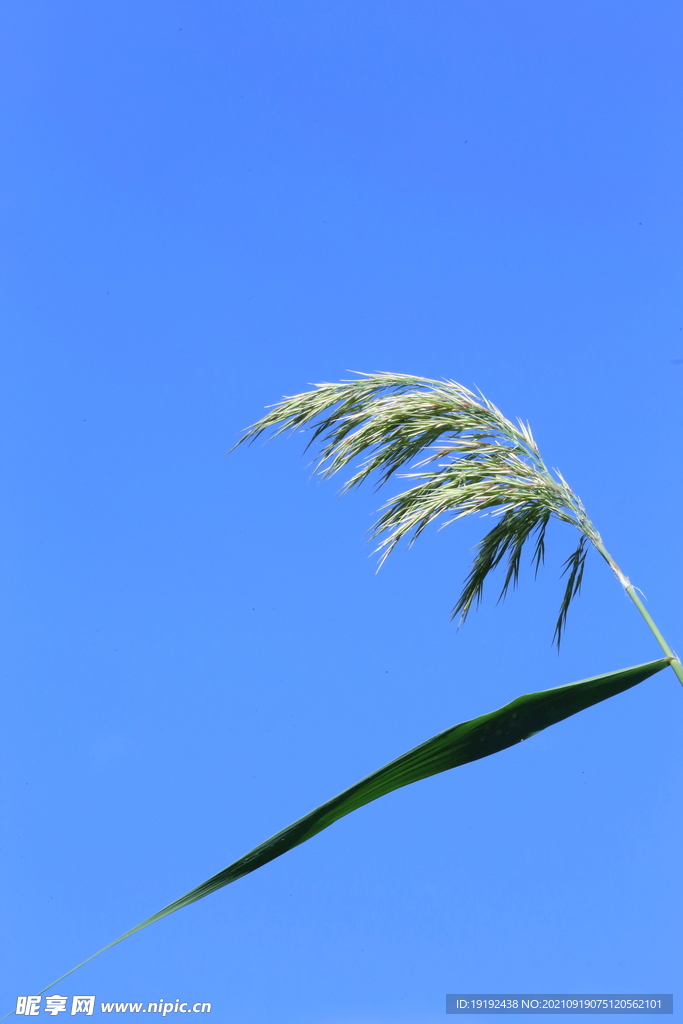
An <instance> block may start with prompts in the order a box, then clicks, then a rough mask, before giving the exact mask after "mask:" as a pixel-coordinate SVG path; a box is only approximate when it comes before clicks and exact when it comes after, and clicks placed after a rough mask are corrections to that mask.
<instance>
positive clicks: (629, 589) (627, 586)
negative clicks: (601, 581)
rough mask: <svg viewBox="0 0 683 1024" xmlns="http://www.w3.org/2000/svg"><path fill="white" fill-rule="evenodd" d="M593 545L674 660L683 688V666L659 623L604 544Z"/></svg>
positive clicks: (663, 648) (660, 644) (675, 669)
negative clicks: (660, 628)
mask: <svg viewBox="0 0 683 1024" xmlns="http://www.w3.org/2000/svg"><path fill="white" fill-rule="evenodd" d="M593 544H594V545H595V548H596V549H597V550H598V551H599V552H600V554H601V555H602V557H603V558H604V559H605V561H606V562H607V564H608V565H609V567H610V569H611V570H612V572H613V573H614V575H615V576H616V577H617V579H618V580H619V582H620V583H621V585H622V587H623V588H624V590H625V591H626V593H627V594H628V596H629V597H630V598H631V600H632V601H633V603H634V605H635V606H636V608H637V609H638V611H639V612H640V614H641V615H642V616H643V618H644V619H645V621H646V622H647V624H648V626H649V627H650V629H651V630H652V633H653V635H654V637H655V639H656V641H657V643H658V644H659V646H660V647H661V648H662V650H663V651H664V653H665V654H666V655H667V657H669V658H672V659H673V660H672V662H671V667H672V669H673V670H674V672H675V673H676V676H677V678H678V681H679V683H680V684H681V686H683V665H681V662H680V659H679V658H678V656H677V654H676V653H675V652H674V651H673V650H672V649H671V647H669V645H668V643H667V642H666V640H665V639H664V636H663V635H662V633H661V632H660V630H659V627H658V626H657V623H656V622H655V620H654V619H653V618H652V616H651V615H650V613H649V611H648V610H647V608H646V607H645V605H644V604H643V602H642V601H641V599H640V598H639V596H638V592H637V591H636V588H635V587H634V586H633V584H632V583H631V581H630V579H629V578H628V576H626V574H625V573H623V572H622V571H621V569H620V568H619V566H618V565H617V563H616V562H615V561H614V559H613V558H612V556H611V555H610V553H609V552H608V551H607V550H606V549H605V548H604V547H603V546H602V544H600V543H596V542H595V541H593Z"/></svg>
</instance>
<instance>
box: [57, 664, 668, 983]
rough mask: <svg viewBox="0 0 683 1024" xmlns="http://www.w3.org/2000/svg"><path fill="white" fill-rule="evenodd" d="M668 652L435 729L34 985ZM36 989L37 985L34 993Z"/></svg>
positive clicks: (536, 727)
mask: <svg viewBox="0 0 683 1024" xmlns="http://www.w3.org/2000/svg"><path fill="white" fill-rule="evenodd" d="M671 661H672V659H671V658H660V659H659V661H650V662H647V663H646V664H644V665H635V666H633V667H632V668H625V669H621V671H619V672H608V673H607V674H606V675H601V676H593V677H592V678H591V679H584V680H582V681H581V682H579V683H570V684H569V685H568V686H558V687H556V688H555V689H552V690H541V691H540V692H539V693H527V694H525V695H524V696H523V697H518V698H517V699H516V700H513V701H512V703H511V704H506V705H505V707H502V708H500V709H499V710H498V711H492V712H491V713H490V714H488V715H481V717H480V718H473V719H472V720H471V721H469V722H461V723H460V725H454V726H452V727H451V728H450V729H446V730H445V732H440V733H438V735H436V736H433V737H432V739H430V740H427V741H426V743H421V744H420V746H419V747H414V748H413V750H409V751H408V753H407V754H403V755H402V756H401V757H397V758H396V760H395V761H390V762H389V764H386V765H384V767H383V768H380V769H378V771H376V772H373V773H372V775H368V776H367V777H366V778H364V779H361V781H360V782H357V783H356V784H355V786H351V787H350V788H349V789H345V790H344V792H343V793H340V794H339V795H338V796H335V797H332V799H331V800H328V801H327V802H326V803H324V804H321V805H320V807H316V809H315V810H314V811H311V812H310V814H306V815H305V816H304V817H303V818H299V820H298V821H295V822H294V823H293V824H292V825H288V826H287V828H284V829H282V831H281V832H277V833H276V834H275V835H274V836H271V838H270V839H267V840H266V841H265V843H261V845H260V846H256V847H255V848H254V849H253V850H250V851H249V853H246V854H245V855H244V856H243V857H240V858H239V860H236V861H234V862H233V863H232V864H230V865H229V866H228V867H227V868H224V869H223V871H219V872H218V874H217V875H213V876H212V877H211V878H209V879H207V880H206V882H202V884H201V885H198V886H196V888H194V889H191V890H190V891H189V892H188V893H185V895H184V896H181V897H180V899H177V900H175V901H174V902H173V903H169V904H168V906H167V907H164V908H163V910H159V911H158V912H157V913H156V914H153V915H152V916H151V917H148V918H147V919H146V920H145V921H142V922H141V923H140V924H139V925H136V927H135V928H131V929H130V931H127V932H126V933H125V934H124V935H121V936H119V938H118V939H115V940H114V941H113V942H110V943H109V945H108V946H104V948H103V949H100V950H99V951H98V952H97V953H93V955H92V956H90V957H88V959H87V960H84V961H83V963H81V964H79V965H78V967H74V968H72V970H70V971H68V972H67V974H63V975H62V976H61V978H57V980H56V981H53V982H52V983H51V984H50V985H48V986H46V988H44V989H43V990H42V992H47V990H48V989H50V988H52V987H53V986H54V985H56V984H57V983H58V982H60V981H62V980H63V979H64V978H66V977H68V975H69V974H73V972H74V971H77V970H78V968H79V967H82V966H83V965H84V964H86V963H88V961H89V960H93V959H94V958H95V957H96V956H99V954H100V953H104V951H105V950H107V949H111V947H112V946H115V945H116V944H117V943H119V942H122V941H123V940H124V939H127V938H129V936H131V935H134V934H135V933H136V932H139V931H141V930H142V929H143V928H146V927H147V926H148V925H150V924H154V923H155V922H156V921H160V920H161V919H162V918H164V917H168V915H169V914H172V913H174V911H176V910H180V909H181V908H182V907H187V906H189V905H190V904H191V903H195V902H196V901H197V900H201V899H203V898H204V897H205V896H209V895H210V894H211V893H212V892H215V891H216V890H217V889H222V888H223V886H224V885H229V884H230V883H231V882H235V881H236V880H237V879H238V878H242V877H243V876H244V875H248V874H249V873H250V872H252V871H256V869H257V868H260V867H263V865H264V864H267V863H268V862H269V861H271V860H275V858H276V857H280V856H281V855H282V854H283V853H287V851H288V850H292V849H293V848H294V847H295V846H300V845H301V844H302V843H305V842H306V841H307V840H308V839H311V838H312V837H313V836H315V835H317V834H318V832H322V830H323V829H325V828H328V827H329V826H330V825H332V824H333V823H334V822H335V821H339V819H340V818H343V817H345V815H347V814H350V813H351V812H352V811H355V810H357V809H358V808H359V807H363V806H364V805H365V804H369V803H371V801H373V800H377V799H379V797H381V796H385V795H386V794H387V793H391V792H393V790H395V789H401V788H402V787H403V786H409V785H410V784H411V783H413V782H418V781H419V780H420V779H426V778H429V776H430V775H438V774H439V772H445V771H448V770H449V769H450V768H457V767H458V766H459V765H461V764H469V762H470V761H478V760H479V759H480V758H482V757H488V756H489V754H495V753H497V752H498V751H499V750H505V748H506V747H512V746H514V744H515V743H520V742H521V741H522V740H526V739H529V737H530V736H533V735H534V734H535V733H537V732H540V731H541V729H547V728H548V726H549V725H554V724H555V723H556V722H561V721H562V720H563V719H564V718H569V717H570V716H571V715H575V714H576V713H577V712H578V711H583V710H584V709H585V708H589V707H591V705H593V704H598V703H600V701H603V700H606V699H607V698H608V697H613V696H614V695H615V694H617V693H622V692H623V691H624V690H628V689H630V688H631V687H632V686H636V684H637V683H642V682H643V680H644V679H647V678H648V677H649V676H652V675H654V674H655V673H656V672H661V670H662V669H663V668H666V667H667V665H669V664H671ZM41 994H42V993H41Z"/></svg>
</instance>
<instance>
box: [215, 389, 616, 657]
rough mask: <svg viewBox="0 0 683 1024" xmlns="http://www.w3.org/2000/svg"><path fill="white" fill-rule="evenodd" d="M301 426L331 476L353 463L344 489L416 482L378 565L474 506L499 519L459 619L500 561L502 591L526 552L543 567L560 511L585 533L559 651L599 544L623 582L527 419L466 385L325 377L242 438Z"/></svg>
mask: <svg viewBox="0 0 683 1024" xmlns="http://www.w3.org/2000/svg"><path fill="white" fill-rule="evenodd" d="M302 428H307V429H309V430H310V431H311V436H310V439H309V441H308V446H307V447H310V446H311V445H314V444H316V443H317V444H318V446H319V449H320V455H319V461H318V463H317V467H316V468H317V470H318V471H319V472H320V473H321V475H322V476H324V477H329V476H332V475H333V474H335V473H338V472H340V471H341V470H343V469H344V468H346V467H348V466H350V464H352V463H354V464H355V465H354V466H352V467H351V475H350V476H349V478H348V480H347V481H346V483H345V484H344V487H343V492H345V491H348V490H351V489H352V488H355V487H358V486H359V485H360V484H362V483H363V482H364V481H365V480H367V479H368V478H369V477H371V476H373V475H374V477H375V479H376V480H377V486H378V487H380V486H382V484H385V483H386V482H387V481H388V480H389V479H390V478H391V477H392V476H393V475H394V474H396V475H397V476H398V477H400V478H402V479H405V480H408V481H410V486H409V487H408V489H407V490H405V491H403V492H402V493H400V494H398V495H396V496H395V497H393V498H391V499H390V500H389V501H387V502H386V503H385V504H384V505H383V506H382V507H381V508H380V509H379V518H378V519H377V521H376V523H375V525H374V528H373V530H372V537H373V538H375V539H377V540H379V544H378V547H377V551H378V552H379V553H380V556H381V557H380V565H381V564H382V563H383V562H384V560H385V559H386V558H387V556H388V555H389V554H390V553H391V551H393V549H394V548H395V546H396V545H397V544H398V543H399V541H401V540H402V539H403V538H406V539H407V540H408V544H409V546H410V545H411V544H413V543H414V541H415V540H416V539H417V537H419V535H420V534H421V533H422V531H423V530H424V529H425V528H426V527H427V526H429V524H430V523H432V522H434V521H435V520H437V519H439V518H440V517H443V518H442V523H441V525H442V526H447V525H449V524H450V523H453V522H455V521H456V520H458V519H463V518H464V517H465V516H470V515H475V514H480V515H483V516H491V517H493V519H494V520H495V522H494V525H493V526H492V527H491V529H490V530H489V532H488V533H487V534H486V535H485V536H484V538H483V539H482V540H481V541H480V542H479V544H478V546H477V548H476V555H475V558H474V561H473V563H472V566H471V569H470V571H469V573H468V575H467V578H466V579H465V581H464V585H463V588H462V592H461V594H460V596H459V598H458V600H457V602H456V604H455V607H454V609H453V615H454V616H457V615H460V616H461V619H462V620H464V619H465V618H466V616H467V614H468V613H469V612H470V610H471V609H472V607H473V606H476V605H477V604H478V603H479V601H480V600H481V598H482V595H483V591H484V584H485V581H486V579H487V578H488V576H489V575H490V574H491V573H492V572H493V571H494V569H496V568H497V567H498V566H500V565H501V564H502V565H503V566H504V568H505V576H504V579H503V585H502V590H501V594H500V597H501V598H503V597H505V595H506V594H507V593H508V590H509V589H510V587H511V586H513V587H514V586H515V585H516V584H517V581H518V578H519V571H520V563H521V559H522V553H523V551H524V549H525V548H529V549H530V550H531V561H532V564H533V566H534V568H535V571H536V572H538V569H539V568H540V566H541V564H542V563H543V561H544V554H545V536H546V529H547V527H548V524H549V523H550V520H551V519H557V520H559V521H560V522H563V523H568V524H569V525H570V526H573V527H575V528H576V529H577V530H578V532H579V534H580V538H579V542H578V544H577V547H576V549H575V550H574V551H573V552H572V553H571V554H570V555H569V557H568V558H567V560H566V562H565V563H564V575H565V576H566V587H565V590H564V595H563V597H562V602H561V604H560V610H559V614H558V617H557V622H556V625H555V633H554V641H555V643H556V644H557V646H558V648H559V645H560V642H561V639H562V634H563V631H564V628H565V624H566V620H567V613H568V611H569V606H570V604H571V602H572V600H573V599H574V598H575V597H576V595H577V594H578V593H579V590H580V588H581V582H582V579H583V572H584V566H585V561H586V555H587V553H588V550H589V545H590V544H592V545H593V546H595V547H596V548H597V549H598V550H599V551H600V553H601V554H603V555H604V556H605V557H606V558H607V559H608V561H609V562H610V565H611V566H612V568H613V569H614V571H615V572H616V573H617V575H618V576H619V578H620V580H621V582H622V583H624V581H625V577H624V576H623V574H622V573H621V571H620V570H619V569H618V567H617V566H616V565H615V563H613V561H612V559H611V558H609V556H607V554H606V552H605V550H604V547H603V545H602V540H601V538H600V535H599V533H598V532H597V530H596V529H595V527H594V525H593V523H592V522H591V521H590V519H589V517H588V515H587V513H586V510H585V508H584V506H583V504H582V502H581V500H580V498H579V497H578V495H577V494H575V493H574V491H573V490H572V489H571V487H570V486H569V484H568V483H567V482H566V480H565V479H564V478H563V477H562V475H561V474H560V473H559V472H557V470H555V471H550V470H549V469H548V467H547V466H546V464H545V462H544V461H543V458H542V456H541V453H540V451H539V449H538V445H537V444H536V441H535V440H534V437H533V435H532V433H531V429H530V427H529V425H528V424H525V423H523V422H522V421H521V420H518V421H517V423H513V422H512V421H511V420H509V419H507V417H505V416H504V415H503V413H502V412H501V411H500V409H498V408H497V407H496V406H495V405H494V404H493V403H492V402H490V401H489V400H488V399H487V398H485V397H484V396H483V395H482V394H475V393H474V392H472V391H470V390H469V389H468V388H466V387H463V385H462V384H457V383H456V382H455V381H437V380H428V379H427V378H424V377H413V376H409V375H407V374H398V373H377V374H359V377H358V379H356V380H350V381H341V382H340V383H338V384H318V385H316V386H315V388H314V390H312V391H306V392H304V393H303V394H300V395H294V396H293V397H291V398H284V399H283V400H282V401H281V402H278V403H277V404H276V405H274V406H272V407H271V408H270V411H269V412H268V413H267V414H266V415H265V416H264V417H263V418H262V419H260V420H259V421H258V422H257V423H255V424H253V426H251V427H249V428H247V430H246V431H245V433H244V436H243V437H242V438H241V439H240V441H238V443H237V445H239V444H242V443H244V442H250V441H253V440H255V438H257V437H258V436H259V435H260V434H262V433H264V432H265V431H269V430H272V431H273V436H276V435H278V434H282V433H283V432H285V431H296V430H299V429H302ZM237 445H236V446H235V447H237ZM402 469H407V471H404V472H399V471H400V470H402Z"/></svg>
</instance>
